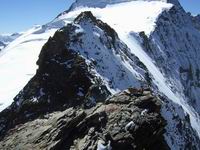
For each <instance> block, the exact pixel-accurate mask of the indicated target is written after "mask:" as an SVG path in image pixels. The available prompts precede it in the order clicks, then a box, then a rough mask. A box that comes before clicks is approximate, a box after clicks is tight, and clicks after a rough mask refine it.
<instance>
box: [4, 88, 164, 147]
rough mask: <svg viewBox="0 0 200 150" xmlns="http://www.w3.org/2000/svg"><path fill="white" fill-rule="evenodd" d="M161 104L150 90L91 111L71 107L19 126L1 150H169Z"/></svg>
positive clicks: (118, 97)
mask: <svg viewBox="0 0 200 150" xmlns="http://www.w3.org/2000/svg"><path fill="white" fill-rule="evenodd" d="M160 104H161V101H160V100H159V99H158V98H156V97H155V96H153V95H152V94H151V91H149V90H148V89H140V90H138V89H132V88H130V89H128V90H126V91H123V92H120V93H118V94H116V95H114V96H112V97H111V98H109V99H107V100H106V101H105V103H97V105H96V106H95V107H93V108H91V109H76V108H69V109H66V110H65V111H59V112H54V113H50V114H48V115H45V116H43V117H42V118H39V119H36V120H34V121H30V122H27V123H26V124H22V125H18V126H17V127H15V128H14V129H12V130H10V131H9V132H8V134H7V135H6V137H5V138H4V139H3V140H2V141H1V142H0V149H51V150H56V149H58V150H61V149H70V150H79V149H84V150H96V149H97V150H110V149H114V150H121V149H127V150H135V149H138V150H140V149H163V150H165V149H168V147H167V145H166V143H165V141H164V138H163V133H164V127H165V125H166V122H165V121H164V119H163V118H162V117H161V115H160V108H161V105H160Z"/></svg>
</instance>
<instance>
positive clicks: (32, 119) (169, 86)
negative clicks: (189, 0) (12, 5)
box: [0, 0, 200, 150]
mask: <svg viewBox="0 0 200 150" xmlns="http://www.w3.org/2000/svg"><path fill="white" fill-rule="evenodd" d="M198 20H199V16H196V17H194V16H191V15H190V14H189V13H186V12H185V11H184V10H183V8H182V7H181V5H180V4H179V2H178V1H177V0H170V1H166V0H163V1H161V0H157V1H156V0H150V1H149V0H148V1H145V0H132V1H128V0H111V1H105V0H100V1H92V0H87V1H86V0H85V1H83V0H77V1H76V2H74V3H73V4H72V6H71V7H70V9H69V10H68V11H65V12H63V13H61V14H59V15H58V16H57V17H56V18H55V19H54V20H53V21H51V22H49V23H47V24H46V25H43V26H37V27H33V28H32V29H30V30H29V31H27V32H25V33H24V34H23V35H22V36H20V37H19V38H18V39H16V40H14V41H13V42H12V43H10V44H9V45H8V46H7V47H6V50H5V53H3V55H1V56H0V57H1V59H0V67H1V68H0V71H1V70H2V72H0V74H1V75H2V77H7V80H5V81H3V84H2V85H0V86H2V88H1V89H3V91H1V93H2V94H1V99H2V101H0V102H1V103H2V105H1V106H0V107H1V109H3V108H5V107H7V106H8V105H9V104H10V103H11V102H12V104H11V105H10V106H9V107H7V108H6V109H5V110H3V111H2V112H1V113H0V133H1V145H2V149H6V148H8V147H13V149H15V148H16V146H15V144H16V143H19V141H20V144H19V146H18V147H17V148H19V149H20V148H21V149H27V148H28V147H29V149H30V148H31V149H33V148H39V147H40V149H41V148H50V149H80V147H84V148H85V149H98V150H101V149H111V148H113V149H123V148H124V149H146V148H147V147H146V146H148V148H149V149H172V150H177V149H194V150H199V147H200V138H199V137H200V116H199V115H200V109H199V105H200V102H199V99H198V98H199V96H200V95H199V90H200V86H199V81H200V80H199V69H200V66H199V64H200V63H199V60H200V55H199V48H200V44H199V42H198V41H199V40H200V30H199V23H200V22H199V21H198ZM58 29H59V30H58ZM54 33H55V34H54ZM50 36H51V37H50ZM49 37H50V38H49ZM44 43H45V44H44ZM43 45H44V46H43ZM42 46H43V47H42ZM40 49H42V50H41V52H40ZM39 53H40V54H39ZM38 55H39V58H38V60H37V57H38ZM19 56H21V57H19ZM11 58H14V59H11ZM27 58H28V59H27ZM36 60H37V65H38V69H37V66H36V65H34V64H35V62H36ZM14 64H15V65H14ZM12 65H13V68H18V69H15V70H14V71H15V72H14V73H13V69H11V68H9V69H8V66H12ZM22 66H23V68H26V67H27V68H28V70H26V71H24V69H19V68H20V67H22ZM36 69H37V71H36V72H35V70H36ZM30 74H31V75H30ZM13 76H15V77H16V78H17V79H18V81H16V80H11V79H12V78H13ZM30 78H31V80H30V81H29V79H30ZM3 80H4V78H3ZM28 81H29V82H28ZM26 82H28V83H27V84H26ZM8 83H10V84H8ZM25 84H26V86H25V87H24V88H23V90H21V91H20V92H19V94H17V92H18V91H19V90H20V89H22V87H23V86H24V85H25ZM6 85H7V86H6ZM8 85H9V86H8ZM10 85H12V86H10ZM13 89H14V90H13ZM147 93H148V94H147ZM15 94H16V95H17V96H16V97H15V98H14V102H13V101H12V97H14V95H15ZM127 95H128V96H127ZM147 95H148V96H147ZM5 100H7V103H5ZM119 108H120V109H119ZM111 112H112V113H111ZM112 114H113V115H112ZM80 118H81V119H80ZM101 119H102V120H101ZM92 120H94V121H92ZM95 120H96V121H95ZM99 120H100V121H99ZM137 120H138V121H137ZM56 122H58V123H56ZM41 124H42V126H41ZM51 124H53V126H50V125H51ZM34 126H40V128H39V129H38V128H34ZM129 127H130V130H128V128H129ZM148 129H149V131H148ZM40 131H42V133H41V134H39V133H40ZM77 131H79V132H77ZM34 133H35V134H34ZM24 134H25V136H22V135H24ZM143 134H144V135H145V136H139V135H143ZM16 137H21V138H20V140H19V141H18V140H16ZM28 137H29V138H28ZM69 137H71V140H69ZM27 138H28V139H27ZM10 139H15V140H14V142H11V141H10ZM12 141H13V140H12ZM45 141H48V142H45ZM14 143H15V144H14ZM45 143H46V144H45ZM51 144H52V145H51Z"/></svg>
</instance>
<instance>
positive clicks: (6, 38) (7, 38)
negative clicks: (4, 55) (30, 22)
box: [0, 33, 22, 50]
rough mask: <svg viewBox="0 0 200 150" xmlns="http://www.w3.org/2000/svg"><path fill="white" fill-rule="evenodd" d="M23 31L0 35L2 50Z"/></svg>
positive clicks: (0, 47)
mask: <svg viewBox="0 0 200 150" xmlns="http://www.w3.org/2000/svg"><path fill="white" fill-rule="evenodd" d="M21 34H22V33H13V34H4V35H0V50H2V49H3V48H5V47H6V46H7V45H8V44H9V43H10V42H12V41H14V40H15V39H16V38H18V37H19V36H20V35H21Z"/></svg>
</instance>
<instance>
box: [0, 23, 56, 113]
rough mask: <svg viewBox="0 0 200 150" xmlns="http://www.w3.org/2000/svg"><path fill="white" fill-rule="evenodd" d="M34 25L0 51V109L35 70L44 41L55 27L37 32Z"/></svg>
mask: <svg viewBox="0 0 200 150" xmlns="http://www.w3.org/2000/svg"><path fill="white" fill-rule="evenodd" d="M40 29H41V27H34V28H32V29H30V30H28V31H27V32H25V33H24V34H23V35H22V36H20V37H19V38H17V39H16V40H14V41H13V42H11V43H10V44H9V45H8V46H7V47H6V48H4V49H3V50H2V51H1V52H0V82H1V84H0V95H1V96H0V104H1V105H0V110H3V109H4V108H6V107H8V106H9V105H10V104H11V103H12V101H13V98H14V97H15V96H16V95H17V94H18V93H19V91H20V90H21V89H22V88H23V87H24V85H25V84H26V83H27V82H28V81H29V80H30V78H32V77H33V75H34V74H35V72H36V69H37V66H36V61H37V59H38V55H39V53H40V50H41V48H42V46H43V45H44V43H45V42H46V41H47V40H48V38H49V36H51V35H53V34H54V32H55V31H56V30H57V29H52V30H47V31H46V32H43V33H40V34H37V33H36V31H38V30H40Z"/></svg>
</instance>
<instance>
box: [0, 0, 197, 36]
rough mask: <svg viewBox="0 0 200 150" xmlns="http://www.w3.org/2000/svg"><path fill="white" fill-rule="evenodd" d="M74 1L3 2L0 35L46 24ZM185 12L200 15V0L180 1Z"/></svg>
mask: <svg viewBox="0 0 200 150" xmlns="http://www.w3.org/2000/svg"><path fill="white" fill-rule="evenodd" d="M73 1H74V0H1V2H0V34H1V33H13V32H18V31H25V30H27V29H29V28H30V27H32V26H33V25H34V24H45V23H47V22H49V21H51V20H52V19H53V18H55V17H56V16H57V15H58V14H59V13H60V12H62V11H64V10H67V9H68V7H69V6H70V5H71V3H72V2H73ZM180 2H181V4H182V5H183V7H184V8H185V10H187V11H190V12H192V14H198V13H199V14H200V0H180Z"/></svg>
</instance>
